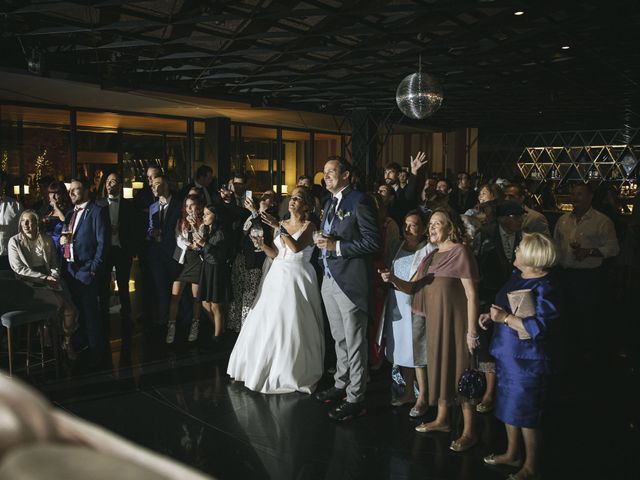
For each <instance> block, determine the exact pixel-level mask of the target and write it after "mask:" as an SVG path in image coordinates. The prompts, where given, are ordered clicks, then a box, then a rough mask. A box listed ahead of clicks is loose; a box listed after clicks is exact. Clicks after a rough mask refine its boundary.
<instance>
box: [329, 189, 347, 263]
mask: <svg viewBox="0 0 640 480" xmlns="http://www.w3.org/2000/svg"><path fill="white" fill-rule="evenodd" d="M348 186H349V185H345V186H344V187H342V190H340V191H339V192H338V193H336V194H335V195H333V198H337V199H338V202H337V203H336V212H337V211H338V207H339V206H340V202H342V192H344V189H345V188H347V187H348ZM334 219H335V217H334ZM336 255H337V256H338V257H341V256H342V252H340V240H337V241H336Z"/></svg>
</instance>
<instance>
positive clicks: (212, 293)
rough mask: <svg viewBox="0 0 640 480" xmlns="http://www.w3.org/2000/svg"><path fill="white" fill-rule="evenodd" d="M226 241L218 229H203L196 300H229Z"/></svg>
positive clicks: (216, 301) (218, 301)
mask: <svg viewBox="0 0 640 480" xmlns="http://www.w3.org/2000/svg"><path fill="white" fill-rule="evenodd" d="M227 256H228V242H227V240H226V239H225V235H224V233H223V232H222V230H220V229H216V230H214V231H213V232H209V231H208V230H206V231H205V244H204V247H202V257H203V260H204V262H203V263H202V273H201V274H200V281H199V286H200V288H199V291H198V300H200V301H202V302H211V303H225V302H227V301H228V300H229V285H230V282H229V267H228V265H227Z"/></svg>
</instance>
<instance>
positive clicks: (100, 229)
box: [65, 202, 111, 285]
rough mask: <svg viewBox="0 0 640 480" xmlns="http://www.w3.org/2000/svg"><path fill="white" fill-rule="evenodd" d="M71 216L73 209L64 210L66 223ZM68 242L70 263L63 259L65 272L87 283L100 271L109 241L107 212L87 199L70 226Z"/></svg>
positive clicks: (109, 224) (109, 232)
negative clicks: (70, 237) (71, 249)
mask: <svg viewBox="0 0 640 480" xmlns="http://www.w3.org/2000/svg"><path fill="white" fill-rule="evenodd" d="M72 215H73V209H71V210H69V211H68V212H67V214H66V216H65V223H69V222H70V220H71V216H72ZM71 241H72V244H73V262H67V271H68V272H69V274H70V275H71V276H72V277H73V278H75V279H76V280H78V281H80V282H82V283H84V284H85V285H89V284H90V283H91V281H92V280H93V277H94V276H98V275H99V274H100V273H101V272H100V271H101V270H102V267H103V265H104V259H105V254H106V252H107V249H108V247H109V244H110V243H111V222H110V221H109V212H108V211H106V210H105V209H104V208H102V207H99V206H98V205H96V204H95V203H93V202H89V203H88V204H87V206H86V208H85V211H84V212H83V214H82V216H81V217H80V221H79V222H78V223H77V225H76V226H75V228H74V232H73V238H72V240H71ZM92 274H93V275H92Z"/></svg>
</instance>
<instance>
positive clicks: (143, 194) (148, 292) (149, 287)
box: [133, 166, 162, 327]
mask: <svg viewBox="0 0 640 480" xmlns="http://www.w3.org/2000/svg"><path fill="white" fill-rule="evenodd" d="M159 175H162V170H161V169H160V167H157V166H156V167H149V168H147V183H146V184H145V186H144V188H142V189H141V190H137V191H136V194H135V196H134V197H133V204H134V207H135V210H136V218H137V219H138V221H137V222H136V228H135V236H136V239H137V244H138V245H140V248H139V249H138V263H139V265H140V273H141V278H140V282H139V284H138V285H137V286H136V290H137V291H138V292H140V295H141V300H142V304H143V305H144V306H145V308H143V309H142V312H141V315H140V316H141V320H142V321H143V322H144V324H145V326H147V327H149V326H151V324H152V323H153V322H154V321H155V320H152V319H153V318H154V317H153V313H154V310H155V302H154V301H153V295H154V291H155V287H154V282H153V276H152V275H151V270H150V269H149V258H148V252H147V242H145V239H146V237H147V229H148V223H149V207H150V206H151V204H152V203H153V202H155V201H156V197H155V195H154V194H153V190H152V189H151V184H152V183H153V179H154V178H156V177H157V176H159Z"/></svg>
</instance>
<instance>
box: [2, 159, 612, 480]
mask: <svg viewBox="0 0 640 480" xmlns="http://www.w3.org/2000/svg"><path fill="white" fill-rule="evenodd" d="M427 163H428V161H427V159H426V157H425V155H424V154H423V153H418V154H417V155H416V157H415V158H414V157H412V158H411V159H410V160H409V165H410V166H409V168H403V167H401V166H400V165H399V164H396V163H392V164H390V165H387V166H386V167H385V169H384V177H383V178H382V179H381V182H380V184H379V185H378V186H377V188H374V189H373V191H372V192H363V191H358V187H357V185H355V184H354V182H353V179H354V178H355V175H353V172H352V168H351V166H350V165H349V163H348V162H346V161H345V160H344V159H341V158H332V159H330V160H329V161H328V162H327V164H326V165H325V168H324V185H323V187H324V188H323V187H321V186H319V185H313V182H312V179H311V178H310V177H307V176H301V177H300V178H299V179H298V186H297V187H296V189H295V190H294V192H293V193H292V195H291V197H290V198H287V199H280V198H279V196H278V194H277V193H276V192H274V191H266V192H264V193H262V194H261V195H260V196H259V197H255V198H254V196H253V195H252V193H251V192H248V193H249V195H246V194H245V192H247V183H248V181H247V180H248V179H247V177H246V175H245V174H243V173H234V174H233V175H232V177H231V178H230V179H229V180H228V182H224V183H222V184H221V186H220V188H218V189H213V188H212V185H213V172H212V170H211V169H210V168H209V167H207V166H202V167H200V168H199V169H198V170H197V172H196V177H195V180H194V182H193V183H191V184H189V185H187V186H186V187H185V188H184V189H182V190H181V191H179V192H177V191H172V190H171V188H170V185H169V182H168V181H167V179H166V178H165V177H164V176H163V174H162V172H161V171H160V169H158V168H154V167H151V168H149V169H148V171H147V179H148V185H147V186H146V187H145V188H144V189H143V190H141V191H139V192H138V194H137V195H136V197H135V198H134V199H133V200H127V199H124V198H123V197H122V183H121V179H120V177H119V176H118V175H117V174H116V173H111V174H109V175H108V176H107V178H106V181H105V184H104V190H103V192H102V194H101V195H99V198H97V199H90V198H89V191H88V186H87V185H86V184H85V183H84V182H83V181H80V180H73V181H72V182H71V185H70V188H69V190H68V191H67V189H66V188H65V185H64V184H63V183H61V182H52V183H51V184H50V185H48V187H47V196H45V198H44V200H45V201H44V202H43V205H42V206H41V207H40V208H39V209H38V210H37V211H36V210H24V211H23V209H22V207H21V205H20V204H19V203H18V202H16V201H15V200H13V199H11V198H9V197H5V196H2V197H1V198H0V219H1V225H0V268H2V269H8V268H11V269H12V270H13V271H14V272H15V273H16V274H17V275H18V276H19V277H20V278H23V279H27V280H29V281H31V282H33V283H34V284H38V285H46V286H48V287H49V288H46V289H42V288H39V289H38V291H39V292H42V293H40V295H42V296H43V297H46V298H47V299H48V301H50V302H52V303H54V304H56V305H57V306H58V307H59V308H60V312H61V326H62V329H63V332H64V348H65V350H66V352H67V354H68V356H69V358H75V355H76V352H77V351H78V350H79V349H84V348H88V351H89V352H90V354H91V360H92V361H95V362H100V361H103V360H104V358H105V354H106V353H107V352H108V338H109V330H108V325H109V321H108V309H109V301H110V295H111V291H110V282H111V273H112V271H114V272H115V281H116V283H117V285H118V294H119V297H120V305H121V308H120V315H121V318H122V322H123V328H125V327H126V328H131V327H132V320H131V313H132V309H131V301H130V298H129V294H128V282H129V278H130V276H131V265H132V259H133V257H134V256H137V257H138V259H139V261H140V267H141V273H142V278H141V284H142V285H141V288H140V290H141V294H142V302H143V305H144V306H145V310H147V311H149V312H151V313H150V314H149V316H148V318H147V321H148V322H149V323H151V322H152V323H153V325H151V326H152V327H153V329H154V330H155V331H159V332H161V334H162V337H163V338H164V341H165V342H166V343H168V344H171V343H173V342H174V341H175V338H176V335H177V332H178V330H177V328H176V325H177V324H179V323H180V322H182V323H183V324H186V325H188V335H187V339H188V341H190V342H193V341H196V340H197V339H198V337H199V335H200V323H201V321H202V320H203V319H206V321H208V322H210V323H211V332H212V335H211V340H210V343H211V344H212V345H215V344H217V343H218V342H219V340H220V338H221V336H222V334H223V332H224V331H225V330H232V331H236V332H240V337H239V340H238V344H241V346H239V345H237V346H236V347H237V348H236V349H234V352H233V354H232V360H231V362H230V370H229V373H230V375H231V376H232V377H233V378H236V379H239V380H242V381H245V383H246V385H247V386H248V387H250V388H252V389H254V390H257V391H263V392H267V393H278V392H283V391H291V390H298V391H304V392H306V393H310V392H312V391H313V390H314V388H315V385H316V383H317V381H318V380H319V378H320V376H321V374H322V368H321V366H320V365H317V363H318V362H322V356H323V354H324V349H325V345H324V341H325V340H324V339H325V337H324V336H323V334H322V327H323V322H324V323H325V324H326V323H327V322H328V325H329V329H330V331H331V336H332V337H333V341H334V342H333V343H334V348H333V349H331V350H335V355H336V361H335V375H334V379H335V383H334V386H332V387H331V388H329V389H328V390H324V391H320V392H316V398H317V399H318V400H320V401H322V402H323V403H328V404H333V405H334V406H335V408H333V409H332V410H331V411H330V412H329V416H330V417H331V418H334V419H337V420H346V419H350V418H354V417H357V416H359V415H362V414H364V413H365V411H366V410H365V408H364V398H365V392H366V383H367V376H368V374H369V373H368V372H369V370H370V369H371V370H374V369H377V368H380V366H381V364H382V363H383V362H384V360H385V359H386V360H387V361H388V362H390V363H391V364H392V365H393V366H394V368H397V369H399V372H400V375H399V376H397V377H394V378H399V380H397V381H399V383H400V384H401V385H400V386H401V388H400V390H394V391H395V392H398V393H397V394H396V395H394V396H393V398H392V399H391V404H392V405H394V406H401V405H405V404H408V405H410V406H411V408H410V410H409V415H410V416H411V417H415V418H421V417H423V416H424V415H425V414H426V413H427V410H428V408H429V407H430V406H434V407H437V413H436V417H435V419H434V420H433V421H431V422H425V423H421V424H419V425H418V426H417V427H416V431H418V432H421V433H430V432H449V431H450V430H451V427H452V425H451V410H452V409H453V408H454V407H455V405H456V402H458V401H459V402H460V405H461V408H462V414H463V421H464V422H463V429H462V432H461V434H460V436H459V437H458V438H456V439H455V440H454V441H453V442H452V443H451V446H450V448H451V449H452V450H453V451H457V452H461V451H466V450H468V449H469V448H472V447H473V446H474V445H475V444H476V443H477V440H478V434H477V432H476V431H475V428H474V421H473V419H474V416H475V415H476V413H481V414H482V413H489V412H493V413H494V414H495V416H496V417H497V418H498V419H499V420H501V421H502V422H504V423H505V426H506V431H507V438H508V445H507V450H506V452H503V453H500V454H492V455H489V456H487V457H485V458H484V461H485V463H487V464H491V465H495V464H504V465H509V466H513V467H517V468H519V470H518V471H517V473H516V474H515V475H514V476H513V478H517V479H527V478H536V477H537V476H538V475H539V473H540V443H541V434H540V427H541V424H542V420H543V418H544V412H545V408H546V405H547V401H548V398H549V395H550V391H551V389H550V385H551V381H550V379H551V378H552V376H553V375H554V374H555V373H557V372H558V370H559V368H560V367H562V366H563V365H565V364H566V362H567V361H569V362H570V361H572V360H574V361H575V359H577V358H580V355H581V354H584V353H587V354H588V353H589V352H590V351H593V349H595V348H596V344H595V341H596V339H595V332H598V331H599V329H598V328H597V327H596V322H597V320H598V316H599V315H600V313H601V312H602V305H601V304H600V302H601V299H602V296H601V295H600V294H599V292H600V291H601V290H600V289H601V287H602V282H603V279H604V278H605V277H604V275H603V273H602V272H603V268H604V262H605V261H606V260H607V259H610V258H613V257H615V256H616V255H617V254H618V252H619V241H618V238H617V236H616V229H615V227H614V223H613V221H612V219H611V218H609V217H608V216H607V215H605V214H604V213H601V212H600V211H598V210H597V209H595V208H593V200H594V196H593V191H592V188H591V186H590V185H589V184H584V183H578V184H575V185H573V187H572V191H571V199H572V203H573V211H572V212H569V213H565V214H563V215H561V216H560V217H559V219H557V222H555V227H554V228H551V224H553V221H551V222H550V220H553V219H550V218H547V217H545V215H544V214H543V213H541V212H539V211H537V210H536V209H534V208H533V206H532V205H530V204H529V202H528V200H529V198H528V197H529V195H528V192H527V190H526V188H525V186H524V185H521V184H519V183H515V182H514V183H510V182H507V181H499V182H496V181H494V182H487V183H481V184H479V185H475V184H474V182H472V178H471V176H470V175H469V174H467V173H464V172H463V173H460V174H459V175H458V177H457V184H456V185H455V186H453V185H451V184H450V183H449V182H448V181H447V180H445V179H442V178H437V177H428V176H427V175H426V174H425V172H424V171H425V170H426V169H425V168H424V167H425V165H426V164H427ZM4 180H5V179H4V177H2V185H0V193H2V192H3V191H4ZM552 231H553V234H552V233H551V232H552ZM294 232H295V233H294ZM287 261H288V262H289V264H287V263H286V262H287ZM294 264H295V265H301V266H300V267H297V266H296V267H293V266H292V265H294ZM309 265H310V266H311V267H313V268H312V269H311V270H309V268H311V267H309ZM287 268H289V269H291V268H293V269H294V270H287ZM310 271H311V272H315V273H314V275H315V279H314V278H311V276H309V275H310V273H309V272H310ZM287 272H289V273H287ZM294 279H295V281H294ZM287 282H291V283H296V284H298V287H297V290H296V289H295V288H294V290H287V288H289V287H288V286H287V288H284V287H283V284H286V283H287ZM265 285H266V286H265ZM265 289H266V290H268V291H265ZM276 292H279V293H278V294H277V295H274V293H276ZM263 293H264V295H263ZM183 294H187V295H183ZM280 294H281V295H280ZM268 296H271V297H275V298H277V299H279V300H278V304H277V305H276V304H275V303H274V302H275V300H274V298H267V297H268ZM518 298H519V302H520V303H517V301H518V300H517V299H518ZM292 299H293V301H292ZM320 299H321V300H322V303H323V304H324V309H321V307H320ZM514 299H515V300H514ZM296 302H297V305H296ZM302 303H304V304H305V306H304V308H302V307H301V304H302ZM307 304H308V305H307ZM283 305H284V306H288V307H291V308H290V309H289V310H288V311H286V312H285V311H284V310H283V308H280V309H278V308H277V307H278V306H279V307H282V306H283ZM291 309H292V311H293V313H291ZM281 310H282V311H281ZM285 310H286V309H285ZM274 311H275V312H280V313H277V314H274V313H273V312H274ZM255 317H261V318H267V317H268V318H271V320H268V322H267V323H266V326H265V325H262V326H261V327H260V328H257V327H255V325H256V323H257V322H260V321H261V320H260V319H256V318H255ZM284 317H287V326H288V327H289V326H290V327H291V328H289V329H288V330H287V332H288V333H279V335H280V337H270V336H269V335H270V333H271V332H272V331H276V330H277V329H278V328H282V325H280V326H278V322H279V321H280V320H278V319H279V318H284ZM323 317H324V321H322V320H321V319H322V318H323ZM301 318H316V319H320V320H318V322H312V323H314V325H313V326H312V329H311V330H309V327H304V329H302V330H299V331H298V330H296V329H297V328H298V327H299V324H300V319H301ZM245 321H247V325H245ZM269 322H271V323H269ZM280 323H282V322H281V321H280ZM294 331H295V332H298V333H295V334H294V333H292V332H294ZM185 333H186V330H185ZM293 337H295V338H298V337H299V338H300V339H301V340H300V342H297V343H296V342H293V343H296V345H294V346H292V345H291V343H292V342H291V339H292V338H293ZM269 338H271V340H267V339H269ZM273 338H275V340H273ZM265 342H277V343H276V344H277V345H282V351H286V352H289V353H291V355H290V356H287V355H281V357H282V358H279V359H277V362H276V360H274V359H273V358H272V357H273V355H272V354H270V353H269V352H267V351H266V350H265V351H264V352H262V350H260V349H259V348H258V347H259V346H260V345H263V344H265ZM319 342H320V343H322V345H317V344H318V343H319ZM298 343H301V344H302V347H303V348H307V349H308V350H307V353H308V352H313V354H311V353H308V354H307V355H305V356H304V357H305V360H304V362H306V363H305V367H304V368H299V365H300V363H299V362H301V360H300V359H299V358H298V357H297V356H296V355H298V353H299V351H300V345H298ZM311 344H313V346H312V345H311ZM271 345H272V346H273V343H271ZM257 346H258V347H257ZM261 352H262V353H261ZM261 355H262V356H261ZM473 358H475V359H476V360H477V363H478V365H479V368H480V370H481V371H482V372H484V374H485V378H486V385H487V387H486V389H485V392H484V394H483V396H482V398H479V399H477V401H476V402H473V401H471V400H470V399H464V398H463V399H461V398H460V397H459V395H458V391H457V384H458V380H459V379H460V377H461V375H462V374H463V372H464V370H465V369H466V368H467V367H469V366H470V365H471V364H472V359H473ZM274 362H275V363H274ZM288 363H290V365H289V364H288ZM310 372H312V373H310ZM303 376H304V377H305V378H304V379H303V380H301V377H303ZM522 445H524V449H523V448H522Z"/></svg>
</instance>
